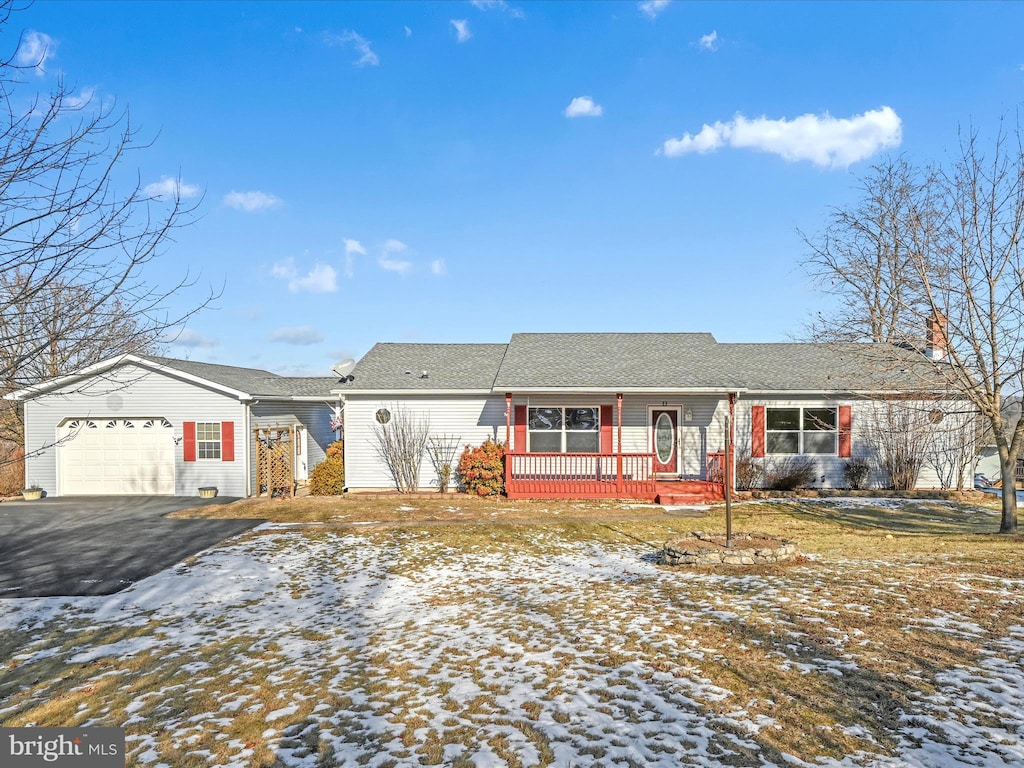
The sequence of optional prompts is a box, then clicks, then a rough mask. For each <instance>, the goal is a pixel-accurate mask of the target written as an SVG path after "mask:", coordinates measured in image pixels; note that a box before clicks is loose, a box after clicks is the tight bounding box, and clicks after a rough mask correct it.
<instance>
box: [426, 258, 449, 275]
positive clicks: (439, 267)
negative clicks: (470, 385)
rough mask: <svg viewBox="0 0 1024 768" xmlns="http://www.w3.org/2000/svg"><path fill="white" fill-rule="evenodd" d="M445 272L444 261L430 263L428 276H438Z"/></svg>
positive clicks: (435, 260)
mask: <svg viewBox="0 0 1024 768" xmlns="http://www.w3.org/2000/svg"><path fill="white" fill-rule="evenodd" d="M447 271H448V270H447V268H446V267H445V263H444V259H434V260H433V261H432V262H430V274H432V275H438V276H440V275H443V274H444V273H445V272H447Z"/></svg>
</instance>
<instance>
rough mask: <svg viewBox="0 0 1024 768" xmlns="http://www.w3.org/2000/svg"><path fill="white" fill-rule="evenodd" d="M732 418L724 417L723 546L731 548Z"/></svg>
mask: <svg viewBox="0 0 1024 768" xmlns="http://www.w3.org/2000/svg"><path fill="white" fill-rule="evenodd" d="M731 477H732V419H730V418H729V417H728V416H726V417H725V546H726V548H727V549H732V483H731V482H729V479H730V478H731Z"/></svg>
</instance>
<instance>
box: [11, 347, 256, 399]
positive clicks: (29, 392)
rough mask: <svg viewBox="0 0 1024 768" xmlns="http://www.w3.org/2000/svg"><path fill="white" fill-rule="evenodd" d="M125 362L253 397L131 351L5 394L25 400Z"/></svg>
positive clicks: (248, 397)
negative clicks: (66, 374)
mask: <svg viewBox="0 0 1024 768" xmlns="http://www.w3.org/2000/svg"><path fill="white" fill-rule="evenodd" d="M125 363H134V364H136V365H138V366H140V367H142V368H146V369H148V370H151V371H155V372H158V373H164V374H167V375H170V376H175V377H177V378H181V379H184V380H185V381H188V382H190V383H192V384H199V385H202V386H204V387H209V388H211V389H215V390H218V391H219V392H223V393H225V394H228V395H231V396H232V397H237V398H238V399H239V400H251V399H252V396H251V395H249V394H248V393H246V392H242V391H240V390H237V389H233V388H231V387H226V386H224V385H223V384H218V383H217V382H215V381H210V380H209V379H204V378H202V377H201V376H195V375H193V374H191V373H186V372H185V371H181V370H179V369H177V368H174V367H172V366H169V365H161V364H160V363H154V362H153V361H152V360H147V359H146V358H144V357H139V356H138V355H133V354H131V353H126V354H123V355H118V356H117V357H111V358H109V359H107V360H101V361H100V362H98V363H94V364H93V365H90V366H89V367H88V368H83V369H82V370H80V371H78V372H76V373H72V374H70V375H68V376H61V377H59V378H56V379H50V380H49V381H44V382H43V383H42V384H36V385H35V386H32V387H25V388H24V389H19V390H18V391H17V392H11V393H10V394H8V395H4V399H6V400H24V399H26V398H29V397H34V396H36V395H41V394H44V393H46V392H49V391H51V390H54V389H60V388H61V387H63V386H66V385H67V384H70V383H72V382H75V381H81V380H82V379H87V378H89V377H90V376H94V375H96V374H97V373H101V372H103V371H106V370H110V369H112V368H116V367H117V366H119V365H123V364H125Z"/></svg>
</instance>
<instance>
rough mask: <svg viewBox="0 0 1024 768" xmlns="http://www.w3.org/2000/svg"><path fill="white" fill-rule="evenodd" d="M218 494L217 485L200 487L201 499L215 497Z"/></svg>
mask: <svg viewBox="0 0 1024 768" xmlns="http://www.w3.org/2000/svg"><path fill="white" fill-rule="evenodd" d="M216 496H217V488H216V486H212V485H211V486H208V487H206V488H200V489H199V498H200V499H213V498H216Z"/></svg>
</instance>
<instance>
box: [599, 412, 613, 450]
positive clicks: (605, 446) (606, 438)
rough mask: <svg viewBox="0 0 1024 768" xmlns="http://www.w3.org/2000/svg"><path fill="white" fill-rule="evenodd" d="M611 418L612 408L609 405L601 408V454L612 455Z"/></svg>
mask: <svg viewBox="0 0 1024 768" xmlns="http://www.w3.org/2000/svg"><path fill="white" fill-rule="evenodd" d="M613 418H614V417H613V416H612V407H611V406H610V405H602V406H601V453H613V452H614V450H615V449H614V448H612V429H613V428H614V426H615V425H614V424H612V421H613Z"/></svg>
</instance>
